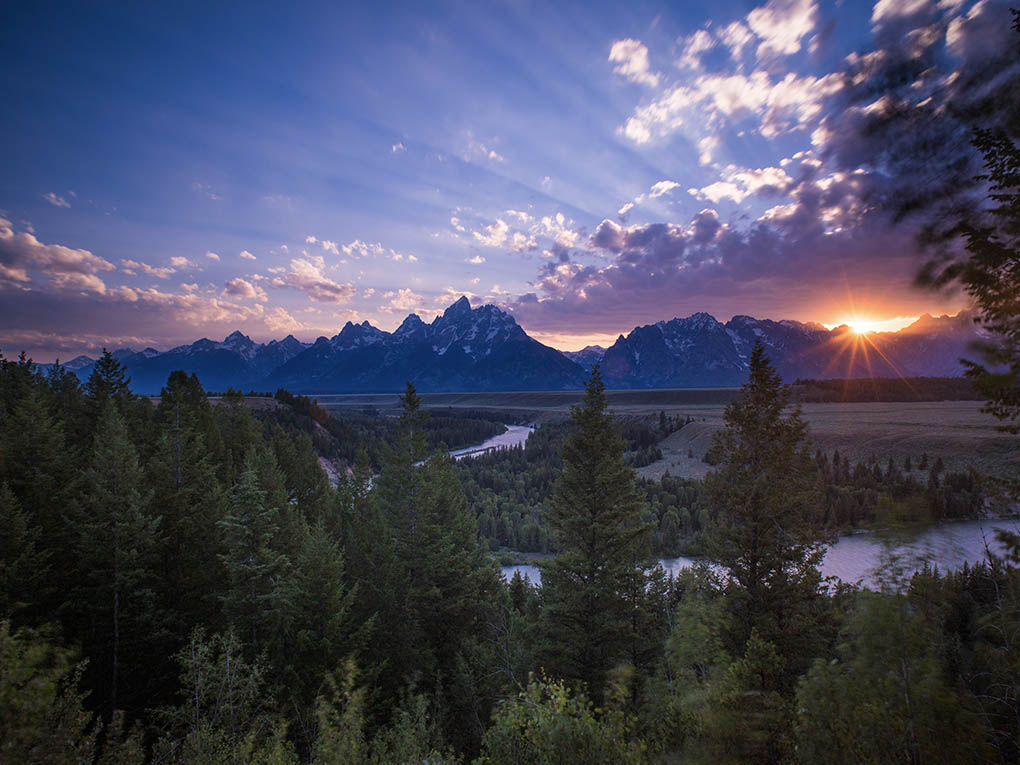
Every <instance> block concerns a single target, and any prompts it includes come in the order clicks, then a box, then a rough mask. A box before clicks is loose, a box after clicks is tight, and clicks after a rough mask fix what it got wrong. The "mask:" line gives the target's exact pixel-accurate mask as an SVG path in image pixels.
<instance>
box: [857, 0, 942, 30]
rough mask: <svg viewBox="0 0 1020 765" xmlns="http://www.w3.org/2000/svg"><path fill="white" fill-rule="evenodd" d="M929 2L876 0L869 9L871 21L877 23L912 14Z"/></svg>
mask: <svg viewBox="0 0 1020 765" xmlns="http://www.w3.org/2000/svg"><path fill="white" fill-rule="evenodd" d="M931 4H932V3H931V0H878V2H877V3H875V7H874V8H873V9H872V11H871V23H872V24H877V23H879V22H881V21H884V20H887V19H895V18H901V17H903V16H913V15H914V14H915V13H917V12H918V11H920V10H923V9H924V8H926V7H928V6H930V5H931Z"/></svg>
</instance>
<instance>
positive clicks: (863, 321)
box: [824, 316, 918, 335]
mask: <svg viewBox="0 0 1020 765" xmlns="http://www.w3.org/2000/svg"><path fill="white" fill-rule="evenodd" d="M917 318H918V317H916V316H896V317H895V318H892V319H872V318H869V317H865V316H849V317H847V318H845V319H843V320H842V321H840V322H839V323H837V324H825V325H824V326H825V327H826V329H834V328H835V327H838V326H841V325H846V326H848V327H850V329H852V330H853V331H854V332H855V333H857V334H858V335H866V334H868V333H869V332H898V331H899V330H901V329H903V328H904V327H907V326H910V325H911V324H913V323H914V322H915V321H917Z"/></svg>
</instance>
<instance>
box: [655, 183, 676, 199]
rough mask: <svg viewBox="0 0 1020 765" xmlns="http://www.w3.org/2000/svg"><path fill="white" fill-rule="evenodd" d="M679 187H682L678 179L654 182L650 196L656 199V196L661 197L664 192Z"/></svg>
mask: <svg viewBox="0 0 1020 765" xmlns="http://www.w3.org/2000/svg"><path fill="white" fill-rule="evenodd" d="M678 188H680V184H679V183H677V182H676V181H659V182H658V183H654V184H652V189H651V191H649V192H648V196H649V197H651V198H652V199H655V198H656V197H661V196H662V195H663V194H666V193H668V192H670V191H672V190H673V189H678Z"/></svg>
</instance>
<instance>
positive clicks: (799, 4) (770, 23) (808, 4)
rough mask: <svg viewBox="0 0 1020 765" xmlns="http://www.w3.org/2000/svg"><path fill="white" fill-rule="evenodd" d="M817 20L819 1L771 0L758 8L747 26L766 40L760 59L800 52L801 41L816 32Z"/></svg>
mask: <svg viewBox="0 0 1020 765" xmlns="http://www.w3.org/2000/svg"><path fill="white" fill-rule="evenodd" d="M817 16H818V5H817V3H816V2H815V0H769V2H768V3H767V4H766V5H764V6H762V7H761V8H755V9H754V10H753V11H751V12H750V13H749V14H747V24H748V26H749V27H750V28H751V31H753V32H754V33H755V34H756V35H758V37H760V38H761V40H762V42H761V44H760V45H759V46H758V57H759V58H764V57H767V56H768V55H770V54H782V55H791V54H793V53H796V52H797V51H799V50H800V47H801V40H802V39H803V38H804V37H806V36H807V35H809V34H810V33H811V30H813V29H814V28H815V22H816V19H817Z"/></svg>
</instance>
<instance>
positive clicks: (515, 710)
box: [0, 348, 1020, 763]
mask: <svg viewBox="0 0 1020 765" xmlns="http://www.w3.org/2000/svg"><path fill="white" fill-rule="evenodd" d="M128 382H129V381H128V380H127V379H126V377H125V372H124V369H123V368H122V367H121V366H120V365H119V364H118V363H117V362H116V361H115V360H114V359H113V358H112V357H110V356H109V355H108V354H107V355H104V357H103V359H102V360H101V362H100V363H99V364H97V366H96V369H95V371H94V372H93V373H92V376H91V377H90V378H89V380H88V381H87V382H86V383H85V384H84V385H81V384H79V382H78V381H77V379H76V378H75V377H74V376H73V375H71V374H69V373H67V372H66V371H64V370H63V369H61V368H60V367H55V368H53V369H52V370H51V371H50V372H49V373H48V374H46V375H43V374H42V373H41V372H40V371H39V370H38V368H37V367H36V366H35V365H34V364H32V363H31V361H30V360H28V359H25V358H22V359H20V360H17V361H12V360H6V359H2V360H0V479H2V480H0V615H2V616H0V619H2V621H0V656H2V660H0V760H2V761H5V762H6V761H11V762H93V761H94V762H103V763H107V762H109V763H113V762H117V763H131V762H161V763H162V762H210V763H211V762H217V763H218V762H273V763H287V762H316V763H326V762H379V763H383V762H422V761H426V760H428V761H431V762H440V761H443V762H468V761H477V762H492V763H503V762H507V763H540V762H568V761H570V762H606V763H608V762H613V763H616V762H645V761H652V762H670V761H678V760H683V759H690V760H691V761H695V762H698V761H708V760H712V761H721V762H742V761H759V762H788V761H803V762H862V761H864V762H877V761H890V760H892V761H903V762H924V761H943V762H944V761H953V762H981V761H989V760H991V761H998V762H1018V761H1020V750H1018V741H1020V723H1018V722H1017V720H1018V719H1020V718H1018V709H1020V707H1018V696H1017V691H1018V685H1017V677H1018V676H1020V650H1018V649H1017V646H1015V645H1014V641H1013V638H1014V636H1015V635H1016V634H1017V633H1018V632H1020V574H1018V569H1017V565H1018V563H1020V544H1018V541H1017V540H1016V539H1012V538H1011V539H1007V540H1006V542H1007V551H1008V552H1007V556H1006V558H997V557H995V556H991V555H990V556H989V559H988V561H987V562H986V563H984V564H981V565H978V566H975V567H972V568H965V569H964V570H962V571H959V572H955V573H952V574H943V573H939V572H935V571H932V570H927V569H926V570H923V571H922V572H920V573H918V574H916V575H914V576H913V577H912V578H910V579H909V580H906V579H904V578H903V577H902V576H897V575H896V573H895V569H894V568H892V567H890V568H889V570H888V571H887V574H886V578H887V581H886V583H885V585H884V586H883V588H882V589H881V590H880V591H878V592H871V591H867V590H860V589H857V588H854V587H850V586H846V585H839V586H836V585H834V584H833V583H830V582H826V581H824V580H823V579H822V578H821V575H820V574H819V571H818V568H817V566H818V562H819V559H820V548H819V543H820V542H821V541H822V540H823V539H824V538H825V536H826V534H827V533H828V530H829V529H830V528H831V527H832V525H833V524H843V523H854V522H856V521H859V520H860V519H862V518H866V517H869V514H870V515H874V514H876V513H878V514H881V513H884V512H886V513H897V512H898V513H903V512H907V511H910V509H911V508H913V509H914V510H918V508H916V507H914V505H917V504H918V503H922V502H923V503H927V504H925V505H924V508H925V512H930V513H933V514H936V515H938V517H951V516H953V515H955V514H966V513H967V512H970V511H971V510H972V509H973V506H974V503H976V502H978V501H979V499H978V497H980V492H979V490H978V488H977V486H976V485H975V484H974V483H971V482H970V481H971V477H968V476H962V477H961V476H955V477H951V474H946V473H945V472H944V471H943V470H942V469H941V466H940V465H939V464H938V461H937V460H934V461H933V460H930V459H929V458H928V457H927V456H926V455H919V457H918V459H917V461H916V464H910V465H897V464H892V463H888V464H880V463H879V461H878V460H877V459H876V460H872V461H869V462H868V463H863V464H858V465H854V466H851V465H850V464H849V462H848V461H847V460H846V459H845V458H844V457H842V456H840V455H832V456H828V455H822V454H812V453H811V452H810V451H809V450H808V448H807V443H808V442H807V435H808V434H807V432H806V426H805V424H804V422H803V421H802V420H801V419H800V417H799V414H798V413H797V411H796V410H795V409H791V408H790V407H789V406H787V405H788V403H789V400H790V390H789V388H787V387H785V386H782V385H781V383H780V380H779V378H778V376H777V374H776V373H775V371H774V370H773V369H772V367H771V366H770V364H769V362H768V360H767V359H766V358H765V357H764V354H763V352H762V351H761V349H760V348H759V349H757V350H756V351H755V354H754V355H753V356H752V365H751V375H750V379H749V381H748V383H747V385H745V386H744V388H743V389H742V391H741V393H740V395H739V396H738V397H737V398H736V399H735V400H734V401H733V402H732V403H731V404H730V406H729V407H728V408H727V410H726V427H725V429H724V430H723V431H721V432H720V433H719V434H718V435H717V437H716V440H715V442H714V444H713V452H714V454H715V457H716V465H715V469H714V470H713V471H712V472H711V473H710V474H709V476H708V477H707V478H706V479H705V480H704V481H702V482H693V481H685V480H681V479H676V478H670V477H666V478H665V479H663V480H662V481H661V482H658V483H653V482H648V481H637V480H636V477H635V474H634V471H633V467H632V465H631V464H629V462H628V460H627V459H626V458H625V454H633V453H634V452H636V451H639V450H640V449H647V448H648V447H649V446H651V445H653V444H654V439H655V437H656V436H657V435H661V432H662V431H669V430H670V429H675V428H679V427H683V426H684V425H685V422H684V421H683V420H682V419H676V420H673V421H669V420H668V418H663V419H662V420H661V421H660V422H659V423H654V424H650V425H641V426H634V425H629V424H627V423H624V427H623V428H621V427H620V424H619V423H617V422H616V421H615V420H614V418H613V417H612V416H611V415H610V414H609V413H608V411H607V405H606V399H605V395H604V391H603V388H602V384H601V379H600V377H599V375H598V372H597V371H596V372H595V373H594V374H593V376H592V379H591V381H590V383H589V386H588V389H587V393H586V397H585V400H584V403H583V405H582V406H580V407H577V408H576V409H575V410H574V413H573V418H572V421H571V422H570V423H565V424H562V425H546V426H542V427H540V428H538V429H536V431H535V432H534V434H533V435H532V437H531V438H530V439H529V440H528V442H527V444H526V445H525V446H524V447H522V448H517V449H509V450H505V451H502V452H498V453H495V454H490V455H484V456H480V457H477V458H474V459H469V460H465V461H464V462H462V463H459V464H455V463H454V462H453V461H452V460H451V459H450V458H449V456H448V455H447V453H446V451H445V450H444V449H441V448H437V446H436V445H435V444H436V443H438V442H439V441H441V440H443V439H446V438H450V439H451V440H452V439H454V436H453V435H451V434H456V433H462V434H466V435H468V434H469V435H470V436H471V437H472V438H479V437H482V435H481V434H482V432H483V431H482V430H479V431H478V432H477V433H476V432H475V431H474V430H473V428H475V425H472V424H471V423H472V422H474V423H479V422H480V423H483V424H484V425H485V429H491V426H492V425H493V421H492V420H487V419H486V418H485V417H484V416H481V415H477V416H467V417H462V416H460V413H456V414H454V413H446V412H443V413H442V415H441V416H437V417H436V418H435V419H436V420H437V421H438V422H439V423H440V426H439V427H436V426H435V425H433V426H431V427H430V425H429V421H430V419H432V418H430V417H429V414H428V413H427V412H425V411H423V409H422V408H421V402H420V399H419V398H418V396H417V395H416V393H415V391H414V389H413V387H411V386H410V385H409V386H408V390H407V392H406V394H405V395H404V396H403V397H402V404H403V412H402V414H401V415H400V416H399V418H397V417H394V418H383V417H378V416H374V415H372V414H371V413H359V414H357V415H350V414H348V413H346V412H345V413H342V414H340V415H338V416H334V415H331V414H330V413H329V412H327V411H325V410H323V409H321V407H318V406H317V405H316V404H315V403H314V402H312V401H309V400H308V399H303V398H302V397H295V396H291V395H290V394H288V393H286V392H282V391H281V392H280V393H278V394H277V395H276V396H275V399H274V402H273V403H272V404H271V405H267V406H260V407H258V408H252V407H249V406H247V405H246V404H245V399H244V397H243V396H241V395H240V394H237V393H235V392H232V391H231V392H228V393H227V394H226V395H224V396H223V397H222V398H220V399H219V400H218V401H217V402H216V404H215V405H213V404H212V403H211V402H210V400H209V398H208V397H207V396H206V394H205V392H204V391H203V390H202V387H201V384H200V382H199V380H198V379H196V378H195V377H194V376H190V377H189V376H187V375H185V374H184V373H173V374H172V375H171V376H170V377H169V379H168V380H167V384H166V386H165V388H164V389H163V391H162V395H161V396H160V397H159V399H158V404H154V403H153V402H152V401H151V400H150V399H147V398H142V397H138V396H135V395H133V394H132V393H131V391H130V389H129V386H128ZM362 418H364V419H362ZM449 420H453V421H455V422H448V421H449ZM657 428H658V429H659V430H660V433H658V434H657V433H656V432H655V431H656V429H657ZM625 434H626V437H625ZM369 447H371V449H372V451H370V449H369ZM373 453H374V455H375V456H372V454H373ZM347 455H350V459H349V465H350V468H351V469H350V471H347V472H346V474H345V475H341V476H340V480H339V483H338V484H337V485H332V484H331V483H330V482H329V480H328V479H327V477H326V474H325V473H324V472H323V470H322V469H321V468H320V466H319V458H320V456H329V457H334V458H346V456H347ZM922 477H924V480H921V478H922ZM968 503H970V504H968ZM904 508H906V510H904ZM918 511H920V510H918ZM691 544H696V545H697V546H698V547H699V548H700V549H701V550H703V551H704V553H705V554H706V555H707V556H709V558H710V559H712V560H714V561H717V562H718V563H719V564H721V566H722V567H723V568H721V569H720V568H714V567H708V566H697V567H695V568H693V569H690V570H688V571H686V572H684V573H683V574H682V575H681V576H679V577H678V578H670V577H668V576H666V575H665V574H664V573H663V571H662V569H661V568H658V567H656V566H654V565H653V564H654V559H655V556H656V555H658V554H662V553H663V552H664V551H670V550H677V549H683V548H684V546H685V545H687V546H689V545H691ZM498 546H509V547H516V548H517V549H526V548H528V547H531V548H533V549H540V550H550V551H555V552H556V554H555V555H553V556H550V557H549V558H548V559H546V561H545V562H544V563H543V584H542V587H541V588H538V587H534V586H532V585H531V584H530V583H528V582H527V581H524V580H522V579H521V578H520V577H519V576H518V577H515V578H514V579H513V580H512V581H511V582H509V583H505V582H502V581H501V580H500V578H499V572H498V569H497V568H496V566H495V564H494V563H493V561H492V559H491V558H490V557H489V554H488V549H489V548H490V547H498Z"/></svg>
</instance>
